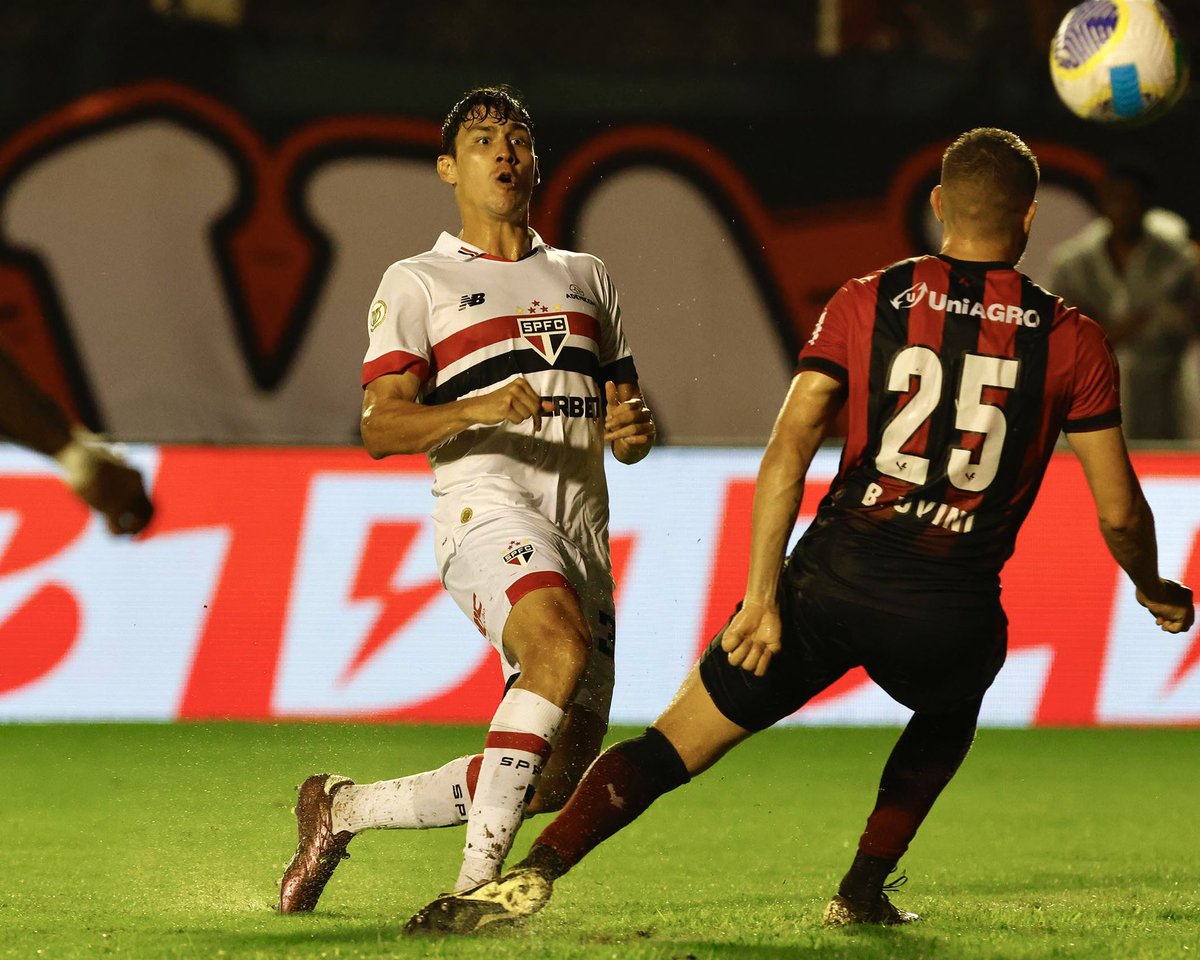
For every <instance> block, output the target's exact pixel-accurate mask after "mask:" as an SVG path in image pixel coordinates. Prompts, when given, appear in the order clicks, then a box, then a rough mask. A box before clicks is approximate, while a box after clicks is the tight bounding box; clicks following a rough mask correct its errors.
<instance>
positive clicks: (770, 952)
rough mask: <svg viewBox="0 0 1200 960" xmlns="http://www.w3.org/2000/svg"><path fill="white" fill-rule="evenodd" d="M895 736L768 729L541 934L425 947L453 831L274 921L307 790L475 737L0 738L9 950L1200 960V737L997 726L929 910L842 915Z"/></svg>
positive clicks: (2, 877) (913, 868)
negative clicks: (841, 886) (407, 927)
mask: <svg viewBox="0 0 1200 960" xmlns="http://www.w3.org/2000/svg"><path fill="white" fill-rule="evenodd" d="M623 732H624V733H628V732H629V731H623ZM895 735H896V732H895V731H894V730H870V729H868V730H832V729H816V730H803V729H788V730H780V731H771V732H768V733H766V734H763V735H761V736H759V737H757V738H755V739H754V740H752V741H750V742H749V743H747V744H745V745H744V746H742V747H739V748H738V749H737V750H736V751H734V753H733V754H731V755H730V756H729V757H727V758H726V759H725V760H724V761H722V762H721V763H720V764H719V765H718V766H717V767H716V768H714V769H713V770H712V771H711V772H710V773H708V774H706V775H705V776H704V777H702V778H701V779H700V780H698V781H697V782H696V783H694V784H691V785H690V786H688V787H685V788H683V789H681V790H679V791H676V792H675V793H673V794H671V795H670V796H668V797H666V798H664V799H663V800H661V801H660V802H659V803H658V804H656V805H655V807H654V808H652V809H651V810H650V811H649V813H647V814H646V815H645V816H644V817H643V818H642V820H641V821H639V822H638V823H637V824H635V825H634V826H633V827H631V828H630V829H629V830H627V831H625V832H624V833H623V834H621V835H619V836H617V837H616V838H614V839H613V840H611V841H609V842H608V843H607V844H605V845H604V846H602V847H601V848H599V849H598V850H597V851H596V852H595V853H594V854H593V856H592V857H590V858H589V859H588V860H587V861H586V862H585V863H584V864H583V865H581V866H580V867H579V868H578V869H577V870H576V871H575V872H573V873H572V874H571V875H570V876H568V877H567V878H565V879H563V880H562V881H560V883H559V884H558V886H557V889H556V893H555V899H554V902H553V903H552V904H551V905H550V906H549V907H548V908H547V909H546V910H545V911H544V912H543V913H541V914H539V915H538V916H536V917H534V918H532V919H531V920H530V921H528V922H527V923H525V924H523V925H522V926H519V927H516V928H513V929H509V930H503V931H497V932H488V933H485V934H483V935H480V936H476V937H473V938H470V939H466V940H463V939H458V940H410V939H403V938H400V937H399V929H400V927H401V925H402V924H403V922H404V920H405V919H406V918H407V917H408V916H409V914H411V913H412V912H413V910H415V909H416V908H417V907H420V906H422V905H423V904H424V903H426V902H427V901H428V900H429V899H430V898H431V896H433V895H434V894H436V893H437V892H438V891H440V890H443V889H445V888H446V887H447V886H448V884H449V883H450V882H451V881H452V880H453V877H454V874H455V872H456V870H457V860H458V854H459V849H460V847H461V844H462V833H461V831H457V830H433V831H425V832H420V833H413V832H387V833H384V832H380V833H373V834H369V835H364V836H362V837H359V838H357V839H356V840H355V842H354V844H353V846H352V847H351V852H352V853H353V859H351V860H349V861H347V862H346V863H344V864H343V865H342V866H341V868H340V869H339V870H338V873H337V875H336V876H335V877H334V879H333V881H332V882H331V883H330V886H329V888H328V890H327V891H326V894H325V897H324V899H323V900H322V902H321V905H320V907H319V908H318V911H317V912H316V913H314V914H313V915H311V916H291V917H283V916H278V915H276V914H275V913H273V912H272V904H273V903H274V900H275V896H276V886H275V884H276V880H277V878H278V875H279V873H280V871H281V868H282V866H283V864H284V863H285V862H286V861H287V859H288V857H289V856H290V854H291V849H292V846H293V843H294V825H293V821H292V818H291V816H290V813H289V810H290V807H291V805H292V801H293V798H294V793H293V788H294V786H295V784H297V783H299V782H300V780H301V779H303V777H304V776H305V775H307V774H308V773H311V772H316V771H319V770H327V769H328V770H335V771H337V772H340V773H345V774H347V775H350V776H353V777H355V778H356V779H359V780H362V781H366V780H373V779H380V778H384V777H393V776H398V775H401V774H403V773H406V772H411V771H414V770H417V769H425V768H427V767H431V766H434V765H437V764H440V763H441V762H443V761H444V760H445V759H447V758H448V757H450V756H454V755H457V754H461V753H466V752H469V751H471V750H473V749H474V748H475V747H476V745H477V744H478V742H479V740H480V731H479V730H477V729H471V728H463V727H441V728H420V727H387V726H342V725H308V724H296V725H280V726H267V725H241V724H195V725H173V726H166V725H163V726H159V725H87V726H82V725H81V726H57V725H56V726H0V772H2V773H3V774H4V777H3V782H4V783H5V785H6V787H7V789H6V790H5V795H4V801H3V803H2V804H0V828H2V830H3V842H2V843H0V957H6V958H7V957H13V958H30V957H45V958H74V957H80V958H82V957H89V958H91V957H110V956H111V957H131V958H133V957H147V958H160V957H162V958H168V957H246V958H284V957H288V958H290V957H300V958H309V957H314V958H315V957H331V958H333V957H446V958H450V957H453V958H459V957H462V958H468V960H470V958H481V960H482V958H486V960H507V958H519V960H530V958H540V957H579V958H589V960H590V958H610V957H621V958H635V960H641V958H645V960H650V958H654V960H686V958H689V957H694V958H697V960H703V958H710V957H711V958H734V957H746V958H752V960H775V958H780V960H782V958H783V957H795V956H806V957H808V956H811V957H816V958H856V960H859V958H861V960H868V958H885V957H886V958H933V960H942V958H945V960H959V958H973V957H981V958H982V957H988V958H991V957H997V958H999V957H1003V958H1029V960H1035V958H1036V960H1043V958H1057V957H1078V958H1086V960H1095V958H1109V957H1111V958H1121V960H1127V958H1132V960H1148V958H1159V957H1172V958H1174V957H1189V956H1190V957H1196V956H1200V899H1198V898H1197V893H1196V892H1197V890H1198V889H1200V839H1198V837H1200V831H1198V830H1197V828H1196V825H1195V822H1196V817H1197V812H1198V810H1200V806H1198V805H1197V789H1198V788H1200V768H1198V765H1197V760H1196V758H1197V755H1198V753H1200V731H1194V730H1192V731H1187V730H1182V731H1181V730H1174V731H1172V730H1110V731H1082V730H1079V731H1072V730H1048V731H1013V730H1003V731H983V732H982V733H981V734H980V736H979V739H978V741H977V743H976V746H975V749H974V751H973V753H972V755H971V756H970V757H969V758H968V760H967V763H966V765H965V766H964V768H963V770H962V772H961V773H960V775H959V777H958V778H957V779H956V780H955V781H954V783H953V784H951V786H950V788H949V789H948V791H947V793H946V795H945V796H944V797H943V798H942V800H941V802H940V803H939V805H938V806H937V807H936V808H935V810H934V811H933V813H932V814H931V816H930V818H929V820H928V821H927V823H926V825H925V827H924V829H923V830H922V834H921V836H920V837H919V838H918V840H917V842H916V844H915V845H914V848H913V850H912V851H911V852H910V855H909V857H908V858H907V859H906V861H905V863H904V868H905V870H906V871H907V873H908V875H909V877H910V883H909V884H908V886H907V887H905V889H904V891H903V892H902V893H901V894H900V895H899V902H900V903H901V904H902V905H903V906H905V907H907V908H909V909H912V910H916V911H917V912H919V913H922V914H924V915H925V920H923V922H922V923H921V924H919V925H916V926H914V927H911V928H906V929H902V930H875V929H872V930H856V931H849V932H847V931H828V930H823V929H822V928H821V927H820V925H819V919H820V914H821V910H822V908H823V906H824V904H825V902H826V900H827V899H828V897H829V896H830V894H831V893H832V891H833V889H834V888H835V886H836V883H837V880H838V878H839V877H840V876H841V873H842V872H843V870H844V869H845V867H846V865H847V864H848V862H849V859H850V857H851V855H852V852H853V848H854V843H855V841H856V839H857V836H858V833H859V831H860V830H861V828H862V824H863V821H864V819H865V816H866V814H867V812H868V809H869V807H870V805H871V803H872V802H873V799H874V789H875V783H876V781H877V778H878V774H879V770H880V769H881V767H882V764H883V761H884V759H885V757H886V755H887V752H888V750H889V749H890V748H891V744H892V742H893V741H894V739H895ZM537 826H538V821H533V822H531V823H530V824H529V825H527V827H526V829H525V831H524V832H523V834H522V836H521V837H520V838H519V840H518V845H517V853H518V854H519V853H520V852H521V851H523V850H524V848H525V847H526V846H528V844H529V842H530V841H531V840H532V839H533V837H534V835H535V833H536V829H537Z"/></svg>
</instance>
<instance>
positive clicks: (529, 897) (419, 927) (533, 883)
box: [404, 867, 553, 935]
mask: <svg viewBox="0 0 1200 960" xmlns="http://www.w3.org/2000/svg"><path fill="white" fill-rule="evenodd" d="M552 888H553V882H552V881H551V879H550V877H549V876H547V875H546V874H545V873H543V872H542V871H541V870H537V869H534V868H533V867H524V868H522V867H518V868H517V869H516V870H513V871H512V872H511V873H506V874H505V875H504V876H502V877H501V878H500V879H499V880H489V881H487V882H486V883H481V884H479V885H478V886H476V887H472V888H471V889H470V890H464V891H463V892H462V893H448V894H446V895H445V896H442V897H438V898H437V899H436V900H434V901H433V903H431V904H429V906H427V907H425V908H424V909H422V910H418V911H417V912H416V913H415V914H413V916H412V918H411V919H410V920H409V921H408V923H406V924H405V925H404V932H405V933H406V934H410V935H411V934H422V933H434V934H436V933H472V932H474V931H475V930H478V929H479V928H480V927H482V926H485V925H487V924H489V923H496V922H503V921H512V920H519V919H520V918H521V917H527V916H529V915H530V914H532V913H537V912H538V911H539V910H541V909H542V907H544V906H545V905H546V904H547V903H549V902H550V893H551V890H552Z"/></svg>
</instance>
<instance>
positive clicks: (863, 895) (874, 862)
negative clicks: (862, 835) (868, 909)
mask: <svg viewBox="0 0 1200 960" xmlns="http://www.w3.org/2000/svg"><path fill="white" fill-rule="evenodd" d="M895 869H896V861H895V860H886V859H883V858H882V857H873V856H871V855H870V854H869V853H863V852H862V851H859V852H858V853H857V854H856V855H855V857H854V862H853V863H852V864H850V869H849V870H847V871H846V875H845V876H844V877H842V882H841V884H840V885H839V886H838V893H839V894H840V895H841V896H843V897H845V898H846V899H847V900H852V901H854V902H855V903H874V902H875V901H876V900H878V899H879V895H880V894H881V893H882V892H883V884H884V882H885V881H886V880H887V876H888V874H889V873H891V872H892V871H893V870H895Z"/></svg>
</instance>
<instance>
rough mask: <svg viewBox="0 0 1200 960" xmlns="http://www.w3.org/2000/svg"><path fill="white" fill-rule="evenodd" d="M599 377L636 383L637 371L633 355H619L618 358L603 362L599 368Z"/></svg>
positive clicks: (619, 381)
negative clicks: (606, 362) (619, 357)
mask: <svg viewBox="0 0 1200 960" xmlns="http://www.w3.org/2000/svg"><path fill="white" fill-rule="evenodd" d="M600 378H601V379H602V380H606V381H607V380H611V381H612V382H613V383H637V380H638V372H637V367H635V366H634V364H633V357H621V359H620V360H614V361H613V362H612V363H609V364H605V365H604V366H603V367H601V368H600Z"/></svg>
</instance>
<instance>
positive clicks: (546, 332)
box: [517, 314, 571, 365]
mask: <svg viewBox="0 0 1200 960" xmlns="http://www.w3.org/2000/svg"><path fill="white" fill-rule="evenodd" d="M517 328H518V329H519V330H520V331H521V336H522V337H524V338H525V342H526V343H528V344H529V345H530V346H531V347H533V349H534V350H536V351H537V352H538V353H539V354H541V355H542V357H543V359H545V361H546V362H547V363H549V364H551V365H553V363H554V361H555V360H557V359H558V355H559V354H560V353H561V352H562V348H563V344H564V343H566V342H567V335H568V334H569V333H570V332H571V330H570V328H569V327H568V326H567V318H566V316H565V315H563V314H557V315H555V316H545V317H518V318H517Z"/></svg>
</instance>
